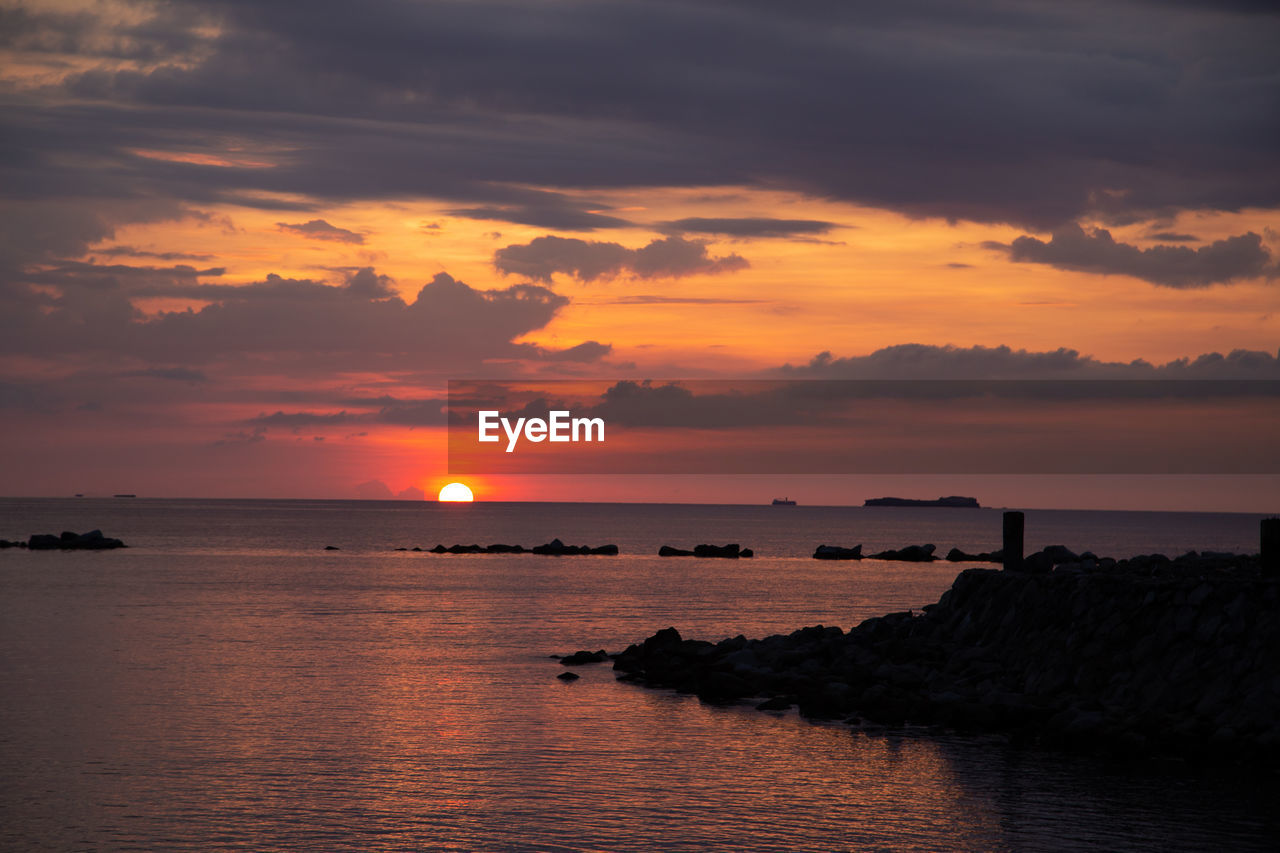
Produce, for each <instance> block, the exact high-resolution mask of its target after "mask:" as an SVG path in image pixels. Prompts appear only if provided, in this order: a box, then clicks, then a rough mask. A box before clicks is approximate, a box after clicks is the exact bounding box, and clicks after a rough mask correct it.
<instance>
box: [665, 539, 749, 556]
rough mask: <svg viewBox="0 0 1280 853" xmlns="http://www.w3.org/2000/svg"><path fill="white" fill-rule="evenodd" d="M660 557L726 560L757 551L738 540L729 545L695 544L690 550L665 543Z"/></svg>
mask: <svg viewBox="0 0 1280 853" xmlns="http://www.w3.org/2000/svg"><path fill="white" fill-rule="evenodd" d="M658 556H659V557H718V558H721V559H726V560H736V559H738V558H739V557H753V556H755V552H754V551H752V550H751V549H750V548H742V547H740V546H739V545H738V543H737V542H730V543H729V544H728V545H706V544H703V545H694V546H693V550H692V551H690V550H688V549H685V548H673V547H672V546H670V545H663V546H662V547H661V548H659V549H658Z"/></svg>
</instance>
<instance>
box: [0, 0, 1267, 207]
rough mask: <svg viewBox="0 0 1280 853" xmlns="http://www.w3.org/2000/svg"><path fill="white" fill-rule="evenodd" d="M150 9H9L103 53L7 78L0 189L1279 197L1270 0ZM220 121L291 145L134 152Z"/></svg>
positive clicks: (262, 200)
mask: <svg viewBox="0 0 1280 853" xmlns="http://www.w3.org/2000/svg"><path fill="white" fill-rule="evenodd" d="M157 9H158V13H157V15H156V16H155V17H153V18H151V19H149V20H145V21H143V22H142V23H140V24H134V23H117V22H114V21H111V20H109V19H107V18H105V17H93V16H91V15H78V16H55V15H36V14H35V13H23V12H17V13H13V15H14V17H11V18H9V20H12V21H18V23H19V24H20V26H15V27H13V28H11V30H10V31H12V32H17V35H16V36H14V38H18V39H20V40H21V44H22V46H23V47H24V48H25V49H28V50H37V51H39V50H47V51H58V50H66V49H68V46H70V47H71V48H72V49H75V50H76V51H77V52H78V53H79V54H80V55H81V56H83V57H102V58H103V59H104V61H103V62H102V63H101V64H99V65H98V66H97V67H93V68H90V69H89V70H86V71H83V72H78V73H74V74H72V75H71V76H70V77H68V78H67V79H66V81H65V82H64V83H62V84H50V85H49V86H47V87H46V88H45V89H44V90H43V91H42V92H41V95H49V96H51V97H49V98H47V99H44V100H41V99H39V98H30V97H26V96H23V97H17V96H8V97H7V100H9V104H8V107H7V109H6V111H5V118H4V125H5V127H4V131H5V133H4V136H5V138H6V140H7V141H6V154H7V156H6V157H5V158H4V165H3V166H0V185H3V186H5V187H7V192H8V193H9V194H11V196H12V197H17V198H31V197H39V198H44V199H52V198H57V199H64V200H66V201H67V203H68V204H70V203H71V202H72V200H74V199H81V198H85V199H108V198H109V199H114V200H119V199H139V200H141V199H156V198H167V199H181V200H183V201H185V202H188V203H191V204H200V203H202V202H206V201H211V200H230V199H239V200H241V201H243V202H245V203H254V204H258V205H261V206H269V205H271V204H279V202H278V201H273V200H272V198H271V197H269V196H263V195H260V194H252V193H256V192H257V191H261V190H267V191H273V192H277V193H303V194H307V195H310V196H312V197H315V198H321V199H328V200H339V199H351V198H397V197H407V196H429V197H433V198H440V199H445V200H451V201H452V202H453V203H454V205H455V208H456V209H457V210H458V211H460V212H461V213H460V215H473V216H485V217H491V216H492V217H497V218H503V219H507V220H509V221H522V222H536V223H538V224H541V225H544V226H546V227H553V226H554V227H564V228H570V227H572V228H584V227H607V226H608V225H613V224H618V223H616V222H612V221H610V220H612V219H614V217H611V216H609V215H608V214H592V213H591V211H589V210H583V211H581V212H580V213H579V214H577V218H575V217H574V215H572V214H569V215H567V218H566V211H571V209H572V207H573V202H572V201H570V200H569V199H568V198H567V197H566V198H565V199H563V200H562V202H563V205H564V209H563V210H561V211H560V212H559V216H560V218H557V211H556V210H555V205H551V206H550V207H547V206H546V205H541V204H535V203H533V202H531V201H530V199H529V198H528V193H529V192H531V190H530V189H529V188H530V187H543V188H550V189H552V190H560V191H570V190H572V191H581V190H591V189H608V188H618V187H645V186H648V187H654V186H660V187H665V186H694V185H696V186H713V185H724V184H744V185H756V186H768V187H771V188H785V189H790V190H798V191H802V192H808V193H813V194H815V195H818V196H822V197H829V198H836V199H843V200H848V201H853V202H857V203H861V204H867V205H873V206H878V207H883V208H888V209H892V210H896V211H900V212H903V213H905V214H908V215H912V216H942V217H948V218H956V219H972V220H977V221H991V222H1011V223H1017V224H1021V225H1024V226H1027V227H1030V228H1036V229H1038V230H1050V229H1053V228H1055V227H1058V226H1061V225H1062V224H1063V223H1065V222H1070V221H1074V220H1076V219H1079V218H1082V217H1084V216H1099V217H1103V218H1109V219H1112V220H1114V221H1117V222H1120V221H1134V220H1138V219H1144V218H1151V217H1153V216H1155V215H1165V214H1168V213H1169V212H1171V211H1176V210H1178V209H1189V208H1194V209H1216V210H1230V211H1235V210H1240V209H1242V208H1245V207H1261V208H1274V207H1275V206H1276V205H1277V203H1280V167H1278V162H1280V154H1277V148H1276V146H1275V144H1274V143H1275V140H1276V139H1277V138H1280V109H1277V108H1276V107H1277V103H1278V102H1280V97H1278V95H1277V84H1276V82H1275V81H1276V79H1277V74H1278V72H1280V54H1278V53H1277V52H1276V51H1275V50H1274V46H1275V44H1276V43H1277V41H1280V19H1277V17H1276V16H1264V15H1246V14H1242V13H1240V12H1239V11H1237V10H1233V9H1225V10H1224V9H1222V8H1221V7H1220V6H1218V5H1217V4H1203V5H1196V4H1182V5H1179V6H1173V7H1170V6H1168V5H1164V4H1144V3H1115V4H1107V5H1105V6H1098V5H1094V4H1086V5H1078V4H1063V3H1058V2H1053V3H1050V2H1035V3H1027V4H1017V5H1008V4H995V3H988V2H959V3H950V2H940V0H916V2H904V3H896V4H870V3H839V4H838V3H823V2H814V3H801V4H773V3H759V2H753V3H718V2H693V1H692V0H690V2H674V3H663V4H653V3H648V2H640V0H620V2H602V3H591V4H578V3H566V4H525V3H514V2H476V3H432V4H409V3H402V2H392V0H382V1H381V2H368V3H362V4H360V5H359V6H358V7H357V6H351V5H349V4H345V3H337V2H334V0H319V2H316V3H312V4H308V6H307V7H306V9H305V12H303V11H299V9H298V7H297V6H295V5H292V4H260V3H240V2H225V3H219V2H210V3H191V4H182V5H181V6H176V7H175V6H170V5H162V6H159V7H157ZM210 23H212V24H213V25H212V26H201V25H202V24H210ZM112 45H115V47H113V46H112ZM117 54H120V55H124V56H126V57H132V58H143V57H145V58H146V61H147V67H146V68H145V69H131V68H123V69H122V68H119V67H116V66H112V65H109V64H108V63H107V62H106V61H105V60H106V59H107V58H113V57H115V56H116V55H117ZM66 96H70V97H69V98H68V97H66ZM229 139H232V140H235V141H236V144H237V146H238V147H237V149H236V150H238V151H243V152H253V151H254V150H256V149H258V148H260V149H261V151H262V153H261V154H260V155H257V154H251V153H246V154H245V155H244V156H245V158H246V159H249V160H251V159H254V158H256V157H260V158H261V159H263V160H265V161H267V162H268V163H273V164H274V165H273V166H272V167H269V168H260V167H257V166H252V165H246V164H239V165H237V163H236V162H235V160H234V158H232V162H231V163H229V164H227V165H226V166H225V167H221V168H219V167H214V166H210V165H202V164H200V163H192V162H172V161H167V160H159V159H154V158H149V157H145V156H138V155H136V154H133V153H131V152H136V151H157V150H158V151H176V152H186V153H194V154H201V153H205V154H210V155H220V154H221V153H222V151H223V149H224V148H226V145H227V140H229ZM275 151H287V155H282V156H276V155H275V154H273V153H272V152H275ZM584 214H585V216H584ZM112 215H113V216H114V217H117V218H116V219H109V220H108V222H107V227H108V229H109V226H110V223H111V222H113V221H129V220H127V219H121V218H119V217H128V216H139V215H142V214H141V213H140V212H138V211H134V212H132V213H130V212H129V211H125V210H116V211H114V212H113V214H112ZM80 230H81V231H83V230H84V229H83V228H80Z"/></svg>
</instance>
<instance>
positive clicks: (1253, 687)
mask: <svg viewBox="0 0 1280 853" xmlns="http://www.w3.org/2000/svg"><path fill="white" fill-rule="evenodd" d="M1063 551H1066V549H1063ZM1067 555H1070V556H1072V557H1076V555H1073V554H1070V552H1069V551H1066V553H1065V554H1059V555H1057V556H1061V557H1066V556H1067ZM1090 557H1091V558H1092V555H1090ZM1104 566H1105V567H1104ZM1037 568H1039V567H1037ZM1278 650H1280V579H1278V578H1276V577H1274V576H1264V574H1263V573H1262V572H1261V571H1260V570H1259V563H1258V559H1257V558H1256V557H1241V556H1234V555H1226V554H1207V555H1206V554H1196V553H1194V552H1193V553H1191V554H1187V555H1184V556H1183V557H1180V558H1177V559H1173V560H1170V559H1168V558H1165V557H1161V556H1159V555H1154V556H1149V557H1137V558H1133V559H1130V560H1119V561H1113V560H1106V561H1101V560H1098V559H1097V558H1092V559H1089V560H1081V559H1079V558H1078V557H1077V558H1076V559H1075V560H1074V561H1064V562H1063V563H1060V564H1059V565H1058V568H1057V569H1055V570H1052V571H1044V570H1040V571H1031V572H1024V571H1018V572H1013V571H999V570H994V569H968V570H966V571H963V572H961V573H960V574H959V576H958V577H957V578H956V580H955V582H954V584H953V585H952V587H951V588H950V589H949V590H948V591H947V592H946V593H945V594H943V596H942V598H941V599H940V600H939V601H938V602H937V603H936V604H932V605H928V606H926V607H925V608H924V609H923V610H922V611H916V612H913V611H906V612H902V613H891V614H888V615H886V616H881V617H876V618H873V619H869V620H867V621H865V622H863V623H862V624H860V625H858V626H856V627H854V628H852V629H850V630H849V631H847V632H846V631H843V630H841V629H840V628H838V627H833V626H822V625H815V626H812V627H808V628H803V629H801V630H798V631H795V632H794V633H791V634H789V635H776V636H772V637H767V638H764V639H759V640H748V639H747V638H746V637H743V636H738V637H733V638H730V639H725V640H721V641H720V642H717V643H712V642H707V641H703V640H686V639H684V638H683V637H681V635H680V633H679V632H678V631H677V630H676V629H675V628H667V629H664V630H662V631H659V632H657V633H656V634H654V635H653V636H651V637H649V638H648V639H646V640H644V641H643V642H642V643H638V644H635V645H632V646H630V647H629V648H627V649H626V650H625V651H624V652H622V653H620V654H616V655H612V656H611V657H612V658H613V661H614V669H615V670H616V671H617V672H618V674H619V678H620V679H621V680H624V681H632V682H636V683H639V684H643V685H647V686H650V687H665V688H675V689H676V690H677V691H680V692H684V693H691V694H696V695H697V696H698V697H699V698H701V699H702V700H703V701H706V702H711V703H737V702H747V701H749V702H751V703H752V704H754V705H755V706H756V707H758V708H760V709H762V710H784V709H787V708H790V707H792V706H795V707H797V708H798V709H799V712H800V713H801V714H802V715H804V716H806V717H810V718H814V719H823V720H842V721H845V722H848V723H849V724H851V725H854V726H870V727H878V726H901V725H909V724H910V725H923V726H930V727H939V728H941V729H944V730H955V731H961V732H1002V733H1005V734H1008V735H1009V736H1010V737H1011V738H1012V739H1014V740H1015V741H1019V742H1030V743H1038V744H1043V745H1047V746H1051V747H1063V748H1068V749H1072V750H1078V751H1106V752H1110V753H1117V754H1126V755H1133V756H1154V755H1161V756H1171V757H1181V758H1189V759H1203V760H1213V761H1219V760H1227V761H1240V762H1246V763H1257V764H1260V765H1263V766H1271V767H1274V766H1275V762H1276V759H1277V758H1280V664H1278V661H1280V652H1278ZM588 657H590V660H589V659H588ZM600 659H601V657H600V653H599V652H596V653H589V652H582V653H580V656H579V657H578V658H570V659H565V660H564V662H565V663H567V664H568V663H573V664H578V663H588V662H591V660H600Z"/></svg>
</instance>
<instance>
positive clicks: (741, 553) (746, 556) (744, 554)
mask: <svg viewBox="0 0 1280 853" xmlns="http://www.w3.org/2000/svg"><path fill="white" fill-rule="evenodd" d="M755 555H756V552H755V551H752V550H751V549H750V548H743V549H742V550H741V551H739V552H738V556H739V557H742V558H744V559H750V558H751V557H754V556H755Z"/></svg>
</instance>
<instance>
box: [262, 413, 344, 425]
mask: <svg viewBox="0 0 1280 853" xmlns="http://www.w3.org/2000/svg"><path fill="white" fill-rule="evenodd" d="M352 420H355V418H354V417H353V416H351V415H348V414H347V413H346V412H332V413H327V414H326V413H320V412H275V413H274V414H270V415H258V416H257V417H256V418H250V419H249V420H248V421H245V424H246V425H248V426H255V427H284V428H286V429H298V428H300V427H309V426H336V425H338V424H345V423H350V422H351V421H352Z"/></svg>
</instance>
